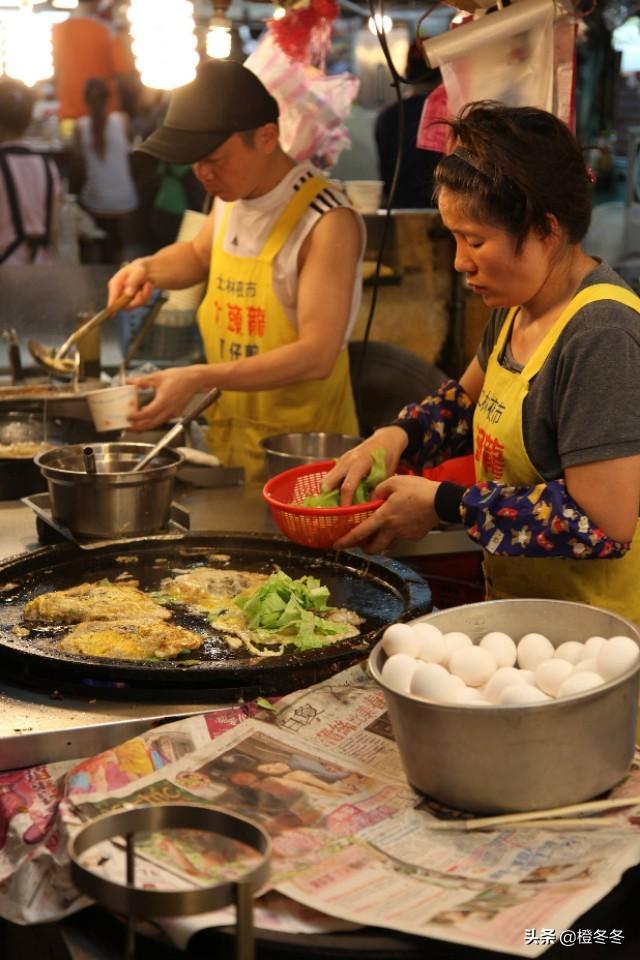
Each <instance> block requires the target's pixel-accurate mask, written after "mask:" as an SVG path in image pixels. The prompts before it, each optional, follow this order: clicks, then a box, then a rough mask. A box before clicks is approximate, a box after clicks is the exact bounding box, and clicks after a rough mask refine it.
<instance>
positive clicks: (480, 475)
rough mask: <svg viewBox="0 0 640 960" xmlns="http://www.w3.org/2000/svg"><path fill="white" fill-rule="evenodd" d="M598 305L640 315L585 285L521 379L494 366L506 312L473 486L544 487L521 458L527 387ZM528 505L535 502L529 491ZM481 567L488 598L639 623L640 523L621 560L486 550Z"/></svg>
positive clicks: (479, 423) (630, 299)
mask: <svg viewBox="0 0 640 960" xmlns="http://www.w3.org/2000/svg"><path fill="white" fill-rule="evenodd" d="M605 299H606V300H615V301H617V302H619V303H623V304H625V305H626V306H628V307H631V308H632V309H633V310H636V311H637V312H639V313H640V300H639V299H638V297H637V296H636V295H635V294H633V293H631V292H630V291H628V290H625V289H624V288H623V287H618V286H615V285H614V284H606V283H603V284H595V285H593V286H591V287H588V288H587V289H585V290H582V291H581V292H580V293H578V294H577V296H575V297H574V298H573V300H572V301H571V303H569V304H568V305H567V307H566V308H565V309H564V310H563V312H562V313H561V314H560V316H559V317H558V319H557V320H556V322H555V323H554V325H553V327H552V328H551V330H549V332H548V333H547V335H546V336H545V338H544V340H543V341H542V342H541V343H540V345H539V346H538V348H537V349H536V351H535V352H534V354H533V355H532V357H531V358H530V359H529V361H528V362H527V363H526V365H525V367H524V369H523V370H522V371H521V372H520V373H515V372H513V371H510V370H506V369H505V368H504V367H502V366H501V365H500V363H499V357H500V355H501V352H502V350H503V347H504V345H505V343H506V341H507V338H508V337H509V334H510V331H511V326H512V323H513V318H514V316H515V313H516V310H515V308H514V309H512V310H510V311H509V314H508V316H507V319H506V320H505V322H504V323H503V325H502V329H501V331H500V334H499V336H498V339H497V341H496V344H495V347H494V349H493V352H492V354H491V356H490V357H489V362H488V364H487V372H486V375H485V381H484V386H483V389H482V393H481V395H480V399H479V401H478V403H477V405H476V409H475V413H474V419H473V438H474V456H475V463H476V479H477V480H494V481H499V482H500V483H504V484H507V485H509V486H524V487H529V486H531V487H534V486H535V485H536V484H541V483H544V480H543V478H542V477H541V476H540V474H539V473H538V471H537V470H536V469H535V467H534V466H533V464H532V463H531V461H530V459H529V457H528V455H527V451H526V449H525V445H524V439H523V433H522V408H523V404H524V400H525V398H526V396H527V394H528V392H529V384H530V383H531V380H532V379H533V378H534V377H535V376H536V374H537V373H538V372H539V371H540V369H541V368H542V366H543V365H544V363H545V361H546V359H547V357H548V356H549V353H550V351H551V349H552V347H553V346H554V344H555V343H556V341H557V339H558V337H559V336H560V334H561V333H562V331H563V330H564V328H565V327H566V325H567V324H568V323H569V321H570V320H571V318H572V317H573V316H574V314H575V313H577V312H578V310H580V309H581V308H582V307H584V306H585V305H586V304H588V303H592V302H594V301H595V300H605ZM532 500H533V502H535V491H533V493H532ZM484 568H485V578H486V584H487V596H488V597H489V599H501V598H506V597H545V598H551V599H557V600H575V601H581V602H583V603H589V604H592V605H593V606H598V607H605V608H606V609H607V610H612V611H614V612H616V613H620V614H622V615H623V616H626V617H629V619H631V620H634V621H636V622H638V623H640V523H639V524H638V526H637V527H636V532H635V536H634V538H633V545H632V549H631V550H630V551H629V553H627V554H626V555H625V556H624V557H621V558H620V559H610V560H586V559H585V560H571V559H564V558H559V557H555V558H554V557H550V558H546V557H543V558H537V557H536V558H528V557H527V558H523V557H503V556H494V555H493V554H491V552H487V551H485V556H484ZM585 639H586V638H585Z"/></svg>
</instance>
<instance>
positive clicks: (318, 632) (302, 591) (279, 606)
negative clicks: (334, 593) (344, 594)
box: [234, 570, 344, 650]
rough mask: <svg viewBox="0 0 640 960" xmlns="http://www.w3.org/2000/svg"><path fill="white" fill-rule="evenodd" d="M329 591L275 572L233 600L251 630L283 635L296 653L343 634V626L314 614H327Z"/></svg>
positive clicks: (311, 580)
mask: <svg viewBox="0 0 640 960" xmlns="http://www.w3.org/2000/svg"><path fill="white" fill-rule="evenodd" d="M328 599H329V588H328V587H325V586H323V585H322V584H321V583H320V581H319V580H318V579H317V578H316V577H310V576H308V577H300V579H299V580H293V579H292V578H291V577H290V576H288V575H287V574H286V573H284V572H283V571H282V570H279V571H278V572H277V573H273V574H272V575H271V576H270V577H269V579H268V580H267V581H266V582H265V583H263V584H261V586H259V587H257V588H256V589H255V590H253V591H251V592H250V593H246V594H244V595H242V596H239V597H236V599H235V601H234V602H235V604H236V606H238V607H239V608H240V609H241V610H242V612H243V614H244V617H245V619H246V621H247V626H248V627H249V628H250V629H251V630H256V631H259V632H260V633H262V632H263V631H269V632H273V633H278V634H284V635H286V637H287V641H288V642H290V643H293V644H294V645H295V646H296V647H298V649H299V650H308V649H311V648H312V647H321V646H324V645H325V644H327V643H330V642H331V638H332V637H336V636H340V635H341V634H342V633H344V624H339V623H336V622H334V621H330V620H324V619H322V617H319V616H318V615H317V612H321V613H326V612H328V611H330V610H331V608H330V607H329V606H328V605H327V601H328Z"/></svg>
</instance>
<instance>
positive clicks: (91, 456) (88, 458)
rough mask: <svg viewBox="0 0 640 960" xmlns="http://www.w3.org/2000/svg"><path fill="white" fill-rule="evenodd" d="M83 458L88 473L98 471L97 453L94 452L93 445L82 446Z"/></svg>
mask: <svg viewBox="0 0 640 960" xmlns="http://www.w3.org/2000/svg"><path fill="white" fill-rule="evenodd" d="M82 459H83V460H84V469H85V470H86V472H87V473H97V472H98V469H97V467H96V455H95V453H94V450H93V447H83V448H82Z"/></svg>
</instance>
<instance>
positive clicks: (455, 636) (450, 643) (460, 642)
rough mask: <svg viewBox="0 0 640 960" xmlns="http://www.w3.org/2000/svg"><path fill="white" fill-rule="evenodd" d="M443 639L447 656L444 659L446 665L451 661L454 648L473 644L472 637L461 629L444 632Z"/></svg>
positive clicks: (457, 648)
mask: <svg viewBox="0 0 640 960" xmlns="http://www.w3.org/2000/svg"><path fill="white" fill-rule="evenodd" d="M442 639H443V640H444V643H445V658H444V660H443V663H444V664H445V666H446V665H447V664H448V663H449V660H450V659H451V654H452V653H453V651H454V650H459V649H460V647H471V646H473V644H472V642H471V637H469V636H468V635H467V634H466V633H461V632H460V631H459V630H451V631H450V632H449V633H444V634H443V635H442Z"/></svg>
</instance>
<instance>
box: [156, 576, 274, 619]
mask: <svg viewBox="0 0 640 960" xmlns="http://www.w3.org/2000/svg"><path fill="white" fill-rule="evenodd" d="M268 579H269V578H268V576H267V574H265V573H250V572H249V571H247V570H219V569H216V568H215V567H196V568H195V569H194V570H190V571H189V572H188V573H184V574H181V575H180V576H178V577H167V578H166V579H165V580H163V581H162V583H161V584H160V593H161V594H162V595H163V596H164V597H166V598H167V599H168V600H172V601H174V602H175V603H181V604H185V606H187V607H190V608H191V609H192V610H195V611H196V612H203V611H206V612H207V613H215V612H217V611H219V610H225V609H227V608H228V607H229V606H231V604H232V603H233V600H234V599H235V598H236V597H238V596H240V594H241V593H243V592H244V591H245V590H255V589H256V587H259V586H261V585H262V584H263V583H264V582H265V581H266V580H268Z"/></svg>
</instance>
